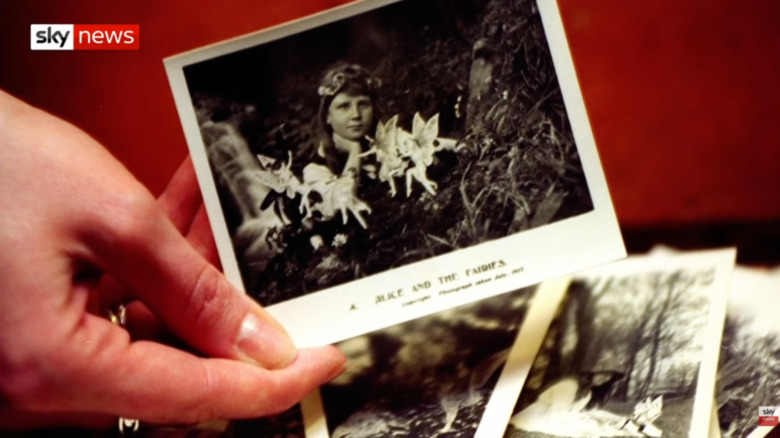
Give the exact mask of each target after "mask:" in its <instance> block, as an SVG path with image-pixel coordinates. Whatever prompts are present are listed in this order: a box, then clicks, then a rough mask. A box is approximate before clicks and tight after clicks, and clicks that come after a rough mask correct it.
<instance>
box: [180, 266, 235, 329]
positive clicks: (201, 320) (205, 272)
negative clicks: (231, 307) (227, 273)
mask: <svg viewBox="0 0 780 438" xmlns="http://www.w3.org/2000/svg"><path fill="white" fill-rule="evenodd" d="M228 288H229V286H228V284H227V282H226V281H225V280H224V278H223V277H222V274H220V273H219V272H218V271H217V270H216V269H214V268H213V267H211V266H209V265H206V266H204V267H203V269H202V270H201V271H200V273H199V274H198V276H197V279H196V280H195V283H194V285H193V287H192V290H191V292H190V294H189V297H188V302H187V304H186V311H185V312H186V315H187V317H188V318H187V319H188V320H189V321H190V323H194V324H196V325H199V326H212V325H216V324H219V323H220V319H221V318H220V317H219V315H221V314H222V312H223V311H224V310H226V305H227V297H228V296H229V294H230V293H231V292H232V291H229V290H227V289H228Z"/></svg>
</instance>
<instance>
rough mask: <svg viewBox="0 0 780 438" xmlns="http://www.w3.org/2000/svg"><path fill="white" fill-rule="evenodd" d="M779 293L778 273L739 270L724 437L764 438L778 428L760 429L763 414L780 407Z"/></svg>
mask: <svg viewBox="0 0 780 438" xmlns="http://www.w3.org/2000/svg"><path fill="white" fill-rule="evenodd" d="M778 291H780V270H778V269H774V270H768V269H761V268H752V267H746V266H737V268H736V269H735V270H734V275H733V276H732V282H731V293H730V295H729V302H728V309H727V313H726V327H725V329H724V331H723V345H722V349H721V353H720V366H719V368H718V381H717V397H716V402H717V407H718V423H719V426H720V436H722V437H723V438H735V437H747V436H750V437H752V438H760V437H763V436H765V435H766V434H767V433H769V431H770V430H771V429H772V427H770V426H761V427H759V426H758V410H759V408H760V407H761V406H777V405H780V319H778V317H777V311H778V309H780V294H778ZM711 436H712V435H711ZM714 436H718V435H714Z"/></svg>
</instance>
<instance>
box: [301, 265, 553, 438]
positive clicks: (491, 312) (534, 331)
mask: <svg viewBox="0 0 780 438" xmlns="http://www.w3.org/2000/svg"><path fill="white" fill-rule="evenodd" d="M567 287H568V279H567V278H559V279H556V280H551V281H549V282H545V283H544V284H542V285H540V286H538V287H527V288H524V289H521V290H519V291H514V292H509V293H506V294H502V295H498V296H495V297H491V298H487V299H485V300H481V301H478V302H475V303H470V304H466V305H463V306H460V307H457V308H452V309H448V310H445V311H442V312H439V313H435V314H433V315H428V316H425V317H422V318H418V319H415V320H413V321H409V322H405V323H403V324H399V325H395V326H392V327H389V328H386V329H382V330H379V331H376V332H372V333H368V334H365V335H361V336H358V337H355V338H351V339H348V340H345V341H342V342H340V343H339V344H337V346H338V347H339V348H341V349H342V351H344V353H345V354H346V355H347V356H348V357H349V359H350V360H349V367H348V368H347V371H346V372H345V373H344V374H342V375H341V376H339V377H337V378H336V379H335V380H333V381H332V382H331V383H329V384H327V385H324V386H323V387H322V388H321V390H320V395H321V397H320V398H319V405H318V406H319V408H317V405H314V404H312V403H308V404H304V405H305V406H307V407H306V408H305V409H304V410H303V411H304V420H305V422H306V425H307V427H306V436H307V438H337V437H338V438H345V437H358V436H364V437H369V436H393V437H397V438H403V437H421V436H425V437H434V436H452V437H456V436H457V437H474V436H477V437H499V436H501V435H502V434H503V432H504V429H505V425H506V423H507V421H508V420H509V417H510V415H511V413H512V407H513V406H514V402H515V401H516V400H517V396H518V394H519V393H520V388H521V387H522V383H523V380H524V379H525V377H526V376H527V374H528V370H529V369H530V366H531V364H532V363H533V360H534V357H535V355H536V351H537V350H538V348H539V347H540V345H541V343H542V340H543V339H544V336H545V334H546V332H547V328H548V327H549V325H550V322H551V321H552V319H553V317H554V315H555V312H556V310H557V308H558V307H559V304H560V300H561V298H562V297H563V296H564V294H565V293H566V290H567ZM499 375H500V376H501V382H502V385H497V384H496V382H497V381H498V378H499Z"/></svg>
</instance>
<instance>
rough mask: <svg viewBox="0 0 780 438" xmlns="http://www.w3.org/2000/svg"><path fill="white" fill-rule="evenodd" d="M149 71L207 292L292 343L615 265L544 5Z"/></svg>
mask: <svg viewBox="0 0 780 438" xmlns="http://www.w3.org/2000/svg"><path fill="white" fill-rule="evenodd" d="M166 69H167V71H168V75H169V80H170V82H171V86H172V89H173V92H174V97H175V100H176V104H177V108H178V111H179V114H180V117H181V119H182V124H183V126H184V129H185V135H186V136H187V141H188V144H189V146H190V149H191V154H192V157H193V162H194V164H195V166H196V171H197V173H198V179H199V183H200V184H201V186H202V189H203V192H204V197H205V198H206V207H207V210H208V213H209V219H210V221H211V224H212V227H213V229H214V233H215V236H216V237H217V241H218V250H219V253H220V258H221V260H222V264H223V267H224V269H225V272H226V274H227V275H228V276H229V277H231V278H232V279H233V281H234V282H235V283H237V284H240V285H241V286H242V287H243V289H244V290H245V291H246V292H247V293H248V294H249V295H251V296H252V297H253V298H254V299H256V300H257V301H258V302H260V303H261V304H263V305H265V306H268V307H269V310H270V311H271V312H272V313H273V314H274V316H276V317H277V318H278V319H280V320H281V321H282V322H283V323H284V324H285V326H286V327H288V328H289V330H290V332H291V336H293V338H294V339H295V340H296V341H298V342H299V343H300V342H302V343H303V344H304V345H309V344H317V343H327V342H333V341H337V340H343V339H347V338H349V337H350V336H354V335H357V334H360V333H365V332H367V331H370V330H372V329H378V328H381V327H386V326H389V325H392V324H394V323H398V322H401V321H404V320H409V319H412V318H415V317H420V316H422V315H425V314H430V313H433V312H435V311H438V310H443V309H446V308H448V307H452V306H455V305H460V304H464V303H467V302H471V301H475V300H477V299H481V298H485V297H488V296H492V295H495V294H498V293H504V292H508V291H511V290H514V289H517V288H518V287H523V286H527V285H531V284H536V283H538V282H540V281H542V280H544V279H546V278H552V277H555V276H558V275H564V274H568V273H569V272H572V271H574V270H578V269H582V268H585V267H590V266H593V265H594V264H597V263H599V262H605V261H610V260H614V259H617V258H620V257H622V256H624V255H625V250H624V249H623V244H622V240H621V237H620V233H619V230H618V227H617V224H616V221H615V218H614V212H613V209H612V204H611V201H610V198H609V194H608V191H607V189H606V184H605V182H604V179H603V174H602V171H601V167H600V164H599V160H598V155H597V153H596V150H595V145H594V144H593V139H592V134H591V132H590V128H589V125H588V122H587V117H586V116H585V111H584V105H583V103H582V101H581V96H580V92H579V89H578V86H577V82H576V77H575V75H574V70H573V66H572V65H571V58H570V55H569V53H568V48H567V45H566V40H565V36H564V34H563V29H562V26H561V24H560V16H559V14H558V11H557V8H556V5H555V3H554V2H552V1H543V2H540V3H539V4H537V2H535V1H532V0H457V1H445V0H417V1H409V0H406V1H388V0H381V1H368V0H366V1H361V2H357V3H354V4H351V5H347V6H344V7H341V8H337V9H334V10H331V11H329V12H325V13H323V14H319V15H315V16H312V17H310V18H308V19H304V20H299V21H297V22H294V23H291V24H289V25H283V26H280V27H277V28H273V29H270V30H267V31H263V32H258V33H256V34H252V35H248V36H246V37H241V38H238V39H236V40H231V41H228V42H224V43H219V44H216V45H212V46H208V47H206V48H203V49H201V50H195V51H193V52H188V53H186V54H182V55H179V56H176V57H173V58H168V59H166ZM487 271H491V272H489V273H488V274H489V275H487V276H484V275H482V274H485V273H486V272H487ZM476 275H479V276H480V278H474V276H476ZM467 277H471V278H467ZM495 279H504V281H488V280H495ZM478 282H479V284H477V283H478ZM487 283H490V284H487ZM466 289H470V290H469V291H468V292H463V291H464V290H466ZM453 290H454V291H456V292H457V293H449V292H451V291H453ZM323 292H327V293H325V294H324V295H323ZM315 295H316V297H312V296H315ZM445 295H447V296H446V297H445ZM410 303H412V304H413V305H411V304H410ZM322 307H327V308H328V309H329V310H330V311H329V312H327V315H330V316H321V315H318V316H317V318H318V320H319V321H322V322H323V323H324V324H325V325H326V326H328V327H331V326H339V324H344V325H343V326H339V327H337V328H335V329H334V331H333V332H330V333H326V334H324V335H323V334H321V333H312V332H311V329H310V328H309V327H310V326H311V324H306V325H304V324H303V323H302V322H301V321H300V319H301V315H302V311H301V309H302V308H309V309H311V308H322ZM322 318H324V319H322ZM329 318H330V319H329ZM347 321H351V322H347ZM320 332H321V331H320Z"/></svg>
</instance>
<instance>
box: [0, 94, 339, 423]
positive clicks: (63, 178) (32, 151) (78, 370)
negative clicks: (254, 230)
mask: <svg viewBox="0 0 780 438" xmlns="http://www.w3.org/2000/svg"><path fill="white" fill-rule="evenodd" d="M0 175H2V181H3V184H2V186H0V211H2V212H3V213H2V214H0V429H5V428H10V429H23V428H32V427H48V426H89V427H111V426H115V425H116V419H117V417H120V416H121V417H126V418H137V419H139V420H141V422H142V424H190V423H197V422H202V421H208V420H214V419H234V418H254V417H260V416H264V415H270V414H274V413H278V412H281V411H284V410H285V409H287V408H288V407H290V406H292V405H294V404H295V403H297V402H298V401H299V400H300V399H301V398H303V397H304V396H305V395H306V394H308V393H309V392H310V391H311V390H313V389H314V388H316V387H317V386H319V385H321V384H323V383H325V382H327V381H330V380H331V379H333V378H334V377H335V376H337V375H339V374H340V373H341V372H343V370H344V368H345V366H346V363H345V359H344V356H343V355H342V354H341V353H340V352H339V351H338V350H337V349H336V348H334V347H323V348H317V349H307V350H300V351H299V350H297V349H296V348H295V346H294V345H293V343H292V342H291V340H290V338H289V336H288V335H287V334H286V332H285V331H284V329H283V328H282V327H281V326H280V325H279V323H278V322H276V321H275V320H274V319H273V318H272V317H271V316H270V315H269V314H268V313H267V312H266V311H265V310H264V309H262V308H261V307H260V306H258V305H257V304H256V303H255V302H254V301H252V300H251V299H249V298H248V297H247V296H246V295H243V294H242V293H240V292H239V291H238V290H237V289H236V288H235V287H233V286H232V285H231V284H230V283H228V282H227V280H226V279H225V277H224V276H223V275H222V274H221V272H220V271H219V270H218V269H217V268H216V267H215V266H214V263H216V251H215V247H214V243H213V240H212V239H211V234H210V231H209V227H208V223H207V219H206V216H205V212H204V210H203V206H202V201H201V197H200V193H199V191H198V188H197V184H196V182H195V175H194V170H193V168H192V164H191V162H190V161H189V160H185V162H184V163H183V164H182V166H181V167H180V168H179V170H178V171H177V172H176V174H175V175H174V177H173V178H172V180H171V182H170V184H169V186H168V187H167V189H166V190H165V192H164V193H163V194H162V195H161V196H160V198H159V199H154V197H153V196H152V195H151V194H150V193H149V192H148V191H147V190H146V189H145V188H144V187H143V185H141V184H140V183H139V182H138V181H137V180H136V179H135V178H134V177H133V176H132V175H131V174H130V173H129V172H128V171H127V170H126V169H125V168H124V167H123V166H122V165H121V164H120V163H119V162H118V161H116V160H115V159H114V158H113V157H112V156H111V155H110V154H109V153H108V152H107V150H106V149H105V148H103V147H102V146H101V145H100V144H98V143H97V142H95V141H94V140H93V139H92V138H90V137H89V136H88V135H86V134H85V133H83V132H82V131H80V130H78V129H77V128H75V127H73V126H72V125H70V124H68V123H66V122H63V121H61V120H59V119H57V118H56V117H53V116H51V115H49V114H47V113H44V112H42V111H40V110H38V109H35V108H33V107H31V106H29V105H27V104H26V103H23V102H21V101H19V100H17V99H16V98H14V97H12V96H10V95H8V94H6V93H4V92H2V91H0ZM120 302H129V303H130V304H129V305H128V315H127V319H128V330H127V331H126V330H125V329H123V328H120V327H118V326H115V325H113V324H112V323H111V322H110V321H109V320H108V319H106V317H105V309H106V307H107V306H109V305H112V304H117V303H120ZM128 331H129V333H128ZM171 339H175V340H176V342H175V343H174V345H176V346H172V345H170V343H166V342H164V341H165V340H171ZM184 345H186V347H184Z"/></svg>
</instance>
